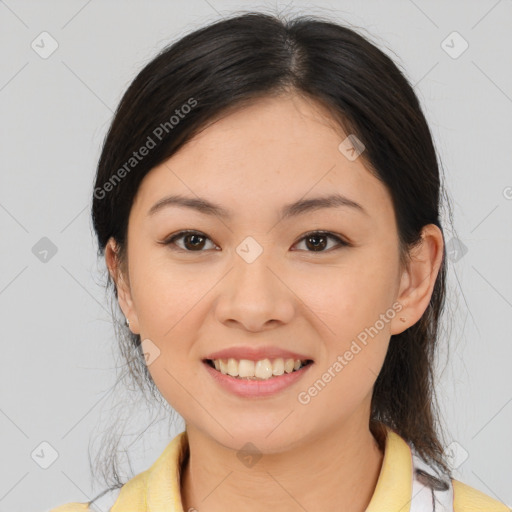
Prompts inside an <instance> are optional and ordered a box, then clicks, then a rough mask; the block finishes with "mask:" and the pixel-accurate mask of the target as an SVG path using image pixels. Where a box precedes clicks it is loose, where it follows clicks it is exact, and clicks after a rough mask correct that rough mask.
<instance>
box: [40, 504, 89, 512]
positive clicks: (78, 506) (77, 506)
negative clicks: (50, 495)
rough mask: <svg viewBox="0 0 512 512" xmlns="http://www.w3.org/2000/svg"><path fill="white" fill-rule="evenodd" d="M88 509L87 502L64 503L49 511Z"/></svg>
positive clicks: (70, 511)
mask: <svg viewBox="0 0 512 512" xmlns="http://www.w3.org/2000/svg"><path fill="white" fill-rule="evenodd" d="M89 510H90V509H89V503H66V504H65V505H60V506H58V507H56V508H52V509H51V510H50V511H49V512H88V511H89Z"/></svg>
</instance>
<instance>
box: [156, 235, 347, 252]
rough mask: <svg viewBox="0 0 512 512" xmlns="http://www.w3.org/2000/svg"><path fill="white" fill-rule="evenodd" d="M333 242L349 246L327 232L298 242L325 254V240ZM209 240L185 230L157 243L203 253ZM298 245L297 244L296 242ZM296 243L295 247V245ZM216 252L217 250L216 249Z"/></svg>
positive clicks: (313, 250)
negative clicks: (179, 242) (182, 244)
mask: <svg viewBox="0 0 512 512" xmlns="http://www.w3.org/2000/svg"><path fill="white" fill-rule="evenodd" d="M181 239H183V241H184V246H180V245H178V244H176V242H177V241H178V240H181ZM329 239H331V240H334V241H335V242H336V243H337V244H338V246H347V247H348V246H350V244H349V243H348V242H346V241H345V240H343V239H342V238H340V237H339V236H337V235H335V234H334V233H331V232H329V231H312V232H310V233H307V234H306V235H305V236H303V237H302V238H301V239H299V242H302V241H304V242H305V244H306V247H307V248H308V249H312V250H308V251H307V252H327V251H326V250H325V248H326V246H327V245H328V242H327V240H329ZM207 240H208V241H210V242H211V240H210V239H209V238H208V237H207V236H206V235H205V234H204V233H201V232H200V231H194V230H185V231H180V232H178V233H176V234H174V235H172V236H171V237H169V238H167V239H166V240H164V241H163V242H159V243H160V244H163V245H171V244H174V245H177V247H178V248H179V249H181V250H183V251H185V252H204V251H202V249H204V248H205V242H206V241H207ZM297 243H298V242H297ZM297 243H296V244H295V245H297ZM212 246H213V248H214V249H217V248H216V246H215V244H213V242H212ZM330 249H332V247H330V248H329V250H330ZM217 250H218V249H217Z"/></svg>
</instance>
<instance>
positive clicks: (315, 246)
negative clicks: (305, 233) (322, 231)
mask: <svg viewBox="0 0 512 512" xmlns="http://www.w3.org/2000/svg"><path fill="white" fill-rule="evenodd" d="M319 238H320V239H322V240H323V241H324V243H320V244H318V243H316V244H315V243H313V247H314V248H315V249H318V248H319V247H320V248H321V249H323V248H325V239H326V237H325V236H324V235H314V236H310V237H308V239H307V241H308V242H311V240H315V239H319Z"/></svg>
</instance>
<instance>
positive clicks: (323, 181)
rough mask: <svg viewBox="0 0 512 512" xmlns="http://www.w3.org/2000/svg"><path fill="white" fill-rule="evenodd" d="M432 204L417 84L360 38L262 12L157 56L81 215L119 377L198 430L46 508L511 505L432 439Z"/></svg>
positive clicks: (124, 114)
mask: <svg viewBox="0 0 512 512" xmlns="http://www.w3.org/2000/svg"><path fill="white" fill-rule="evenodd" d="M440 196H441V184H440V176H439V168H438V164H437V156H436V152H435V149H434V145H433V142H432V138H431V134H430V131H429V128H428V126H427V123H426V120H425V117H424V115H423V113H422V111H421V108H420V105H419V103H418V100H417V97H416V96H415V94H414V91H413V89H412V88H411V86H410V85H409V83H408V82H407V80H406V79H405V78H404V76H403V75H402V73H401V72H400V71H399V70H398V68H397V67H396V65H395V64H394V63H393V62H392V61H391V60H390V59H389V58H388V57H387V56H386V55H385V54H384V53H383V52H382V51H380V50H379V49H378V48H376V47H375V46H374V45H372V44H371V43H370V42H369V41H367V40H366V39H364V38H363V37H362V36H360V35H358V34H357V33H356V32H354V31H352V30H350V29H349V28H346V27H343V26H339V25H337V24H335V23H332V22H329V21H323V20H320V19H318V18H317V19H313V18H311V17H302V18H297V19H294V20H291V21H282V20H280V19H279V18H277V17H273V16H269V15H264V14H259V13H251V14H244V15H240V16H235V17H233V18H230V19H226V20H222V21H219V22H217V23H214V24H212V25H209V26H207V27H205V28H202V29H200V30H197V31H195V32H194V33H191V34H189V35H187V36H185V37H184V38H182V39H181V40H180V41H178V42H176V43H175V44H173V45H171V46H170V47H168V48H166V49H165V50H163V51H162V52H161V53H160V54H159V55H158V56H157V57H156V58H155V59H153V60H152V61H151V62H150V63H149V64H148V65H147V66H146V67H145V68H144V69H143V70H142V71H141V72H140V73H139V75H138V76H137V77H136V78H135V80H134V81H133V83H132V84H131V85H130V87H129V88H128V90H127V91H126V93H125V95H124V97H123V98H122V100H121V103H120V106H119V108H118V110H117V112H116V114H115V118H114V120H113V122H112V125H111V128H110V130H109V133H108V135H107V138H106V140H105V144H104V147H103V152H102V155H101V158H100V162H99V165H98V170H97V176H96V183H95V189H94V199H93V212H92V213H93V222H94V228H95V231H96V234H97V237H98V243H99V252H100V255H102V256H104V257H105V261H106V265H107V267H108V271H109V275H110V276H111V279H112V280H111V281H110V282H111V283H112V284H113V285H114V294H115V298H116V300H117V301H118V303H119V307H120V309H121V311H122V313H123V315H124V316H125V317H126V319H127V329H129V337H128V341H129V344H128V345H123V353H124V354H125V355H126V356H127V363H128V364H130V365H131V369H132V372H133V375H134V376H135V377H137V375H140V374H142V375H143V376H144V378H145V379H146V381H147V383H148V385H149V387H150V388H151V389H153V390H154V389H157V390H158V392H159V393H160V394H161V395H162V396H163V397H164V398H165V400H166V401H167V402H168V404H169V405H171V406H172V408H173V409H175V410H176V411H177V412H178V413H179V414H180V415H181V416H182V417H183V418H184V420H185V424H186V429H185V431H184V432H182V433H180V434H179V435H178V436H176V437H175V438H174V439H172V440H171V442H170V443H169V444H168V446H167V448H166V449H165V451H164V452H163V453H162V454H161V455H160V457H159V458H158V460H157V461H156V462H155V463H154V464H153V465H152V466H151V467H150V468H149V469H148V470H146V471H144V472H142V473H140V474H138V475H136V476H135V477H133V478H132V479H130V480H129V481H128V482H126V483H123V482H119V486H118V487H117V488H114V489H111V490H110V492H109V493H108V494H107V495H106V496H100V497H98V499H95V500H93V501H92V502H90V503H70V504H67V505H63V506H61V507H58V508H56V509H54V511H59V512H63V511H74V510H87V509H88V508H89V509H91V510H107V509H110V507H112V511H113V512H128V511H130V512H131V511H135V510H136V511H138V512H140V511H152V512H155V511H164V510H165V511H175V512H178V511H179V512H182V511H193V510H197V511H199V512H203V511H204V512H206V511H208V512H216V511H226V510H241V509H243V510H245V511H253V510H254V511H256V510H258V511H260V510H280V511H296V510H297V511H298V510H308V511H317V510H329V511H334V510H344V511H364V510H367V511H369V512H374V511H375V512H376V511H379V512H387V511H393V512H397V511H402V510H403V511H408V510H410V511H411V512H420V511H421V512H423V511H433V510H436V511H440V510H442V511H448V510H455V511H457V512H461V511H466V510H472V511H482V512H483V511H485V512H489V511H496V512H497V511H506V510H508V508H507V507H506V506H505V505H503V504H501V503H500V502H498V501H496V500H494V499H493V498H491V497H489V496H487V495H485V494H483V493H482V492H480V491H478V490H476V489H473V488H471V487H469V486H467V485H465V484H464V483H462V482H459V481H457V480H455V479H453V478H452V475H451V470H450V467H449V464H448V462H447V460H446V457H445V450H444V445H443V443H442V442H441V440H440V431H441V428H440V424H439V420H438V415H437V408H436V405H435V392H434V382H433V365H434V357H435V349H436V346H437V338H438V322H439V319H440V315H441V312H442V310H443V305H444V298H445V277H446V259H445V246H444V238H443V229H442V226H441V222H440V218H439V214H440ZM133 350H136V351H137V354H139V355H142V354H143V356H144V359H143V358H142V357H137V358H135V359H131V358H130V355H131V354H132V353H133ZM102 500H103V501H102Z"/></svg>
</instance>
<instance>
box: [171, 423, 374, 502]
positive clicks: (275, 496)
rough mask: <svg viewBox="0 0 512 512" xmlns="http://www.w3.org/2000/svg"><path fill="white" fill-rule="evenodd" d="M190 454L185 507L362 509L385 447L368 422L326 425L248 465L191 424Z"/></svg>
mask: <svg viewBox="0 0 512 512" xmlns="http://www.w3.org/2000/svg"><path fill="white" fill-rule="evenodd" d="M187 435H188V440H189V456H188V458H187V460H186V465H185V467H184V469H183V471H182V478H181V494H182V503H183V510H184V511H188V510H189V509H191V510H198V511H200V512H220V511H225V510H244V512H253V511H261V509H262V508H265V509H271V510H280V511H283V512H298V511H301V512H303V511H304V510H308V511H312V510H325V511H335V510H336V511H338V510H344V511H346V512H364V510H365V509H366V508H367V506H368V504H369V502H370V500H371V498H372V495H373V492H374V490H375V486H376V485H377V480H378V478H379V474H380V469H381V466H382V460H383V456H384V454H383V452H382V451H381V450H380V449H379V446H378V443H377V441H376V439H375V438H374V437H373V435H372V434H371V432H370V430H369V428H368V425H367V423H366V424H364V425H363V424H361V422H352V423H351V424H344V425H343V426H342V427H341V428H340V427H337V428H336V429H332V430H331V431H323V432H322V433H321V434H320V435H318V436H317V437H315V438H311V439H308V440H307V441H305V442H304V443H302V444H301V445H300V446H299V447H297V448H296V449H294V450H291V451H287V452H282V453H277V454H264V455H263V457H261V459H260V460H259V461H258V462H257V463H256V464H254V465H251V466H250V467H244V466H243V464H240V460H239V459H238V458H237V453H236V451H234V450H231V449H229V448H226V447H224V446H222V445H220V444H218V443H216V442H215V441H214V440H212V439H211V438H210V437H208V436H205V435H204V434H203V433H202V432H201V431H199V430H196V429H195V428H191V427H189V426H187Z"/></svg>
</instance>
